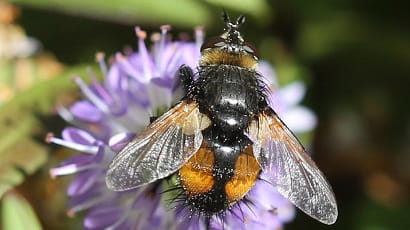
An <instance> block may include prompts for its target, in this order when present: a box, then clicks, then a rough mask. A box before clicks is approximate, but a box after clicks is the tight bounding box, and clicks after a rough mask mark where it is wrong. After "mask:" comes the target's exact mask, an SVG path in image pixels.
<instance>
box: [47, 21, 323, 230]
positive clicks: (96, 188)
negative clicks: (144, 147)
mask: <svg viewBox="0 0 410 230" xmlns="http://www.w3.org/2000/svg"><path fill="white" fill-rule="evenodd" d="M169 29H170V27H169V26H162V27H161V33H160V34H154V35H152V36H151V40H152V41H153V47H152V49H151V50H148V49H147V47H146V45H145V39H146V37H147V35H146V33H145V32H144V31H142V30H141V29H140V28H138V27H137V28H136V30H135V31H136V35H137V37H138V47H139V50H138V52H130V53H126V54H121V53H117V54H116V55H115V61H114V62H113V64H112V65H111V66H110V67H108V66H107V65H106V63H105V61H104V55H103V54H97V61H98V63H99V64H100V67H101V72H102V74H103V76H104V82H102V83H100V82H98V81H97V80H96V78H95V77H94V78H93V79H94V80H93V81H92V82H91V83H90V84H86V83H85V82H84V81H83V80H82V79H81V78H80V77H75V78H74V80H75V82H76V83H77V84H78V86H79V87H80V89H81V90H82V92H83V94H84V96H85V99H84V100H82V101H78V102H76V103H75V104H73V105H72V106H71V107H70V108H64V107H60V108H58V112H59V114H60V115H61V117H63V118H64V119H65V120H66V121H67V122H69V123H70V124H72V125H73V127H67V128H65V129H64V131H63V132H62V138H57V137H55V136H53V135H52V134H49V135H48V136H47V141H48V142H52V143H55V144H58V145H62V146H66V147H68V148H71V149H74V150H76V151H78V152H79V153H80V154H78V155H75V156H73V157H71V158H70V159H68V160H67V161H66V162H64V163H63V164H62V165H61V166H60V167H57V168H53V169H52V170H51V172H50V173H51V176H52V177H56V176H62V175H68V174H76V175H77V176H76V177H75V178H74V179H73V181H72V182H71V184H70V185H69V187H68V189H67V195H68V196H70V197H71V200H70V204H69V206H70V208H69V213H72V214H73V213H76V212H79V211H86V212H87V214H86V216H85V218H84V227H85V228H86V229H205V228H206V226H205V225H206V224H205V220H204V219H202V217H198V216H193V215H191V214H190V213H189V210H186V209H178V208H172V206H170V204H169V203H170V202H169V199H170V198H169V195H168V196H167V194H168V193H163V192H164V191H166V190H167V189H169V183H170V182H169V181H167V182H165V181H158V182H154V183H152V184H150V185H147V186H143V187H140V188H137V189H132V190H130V191H125V192H114V191H110V190H108V189H107V187H106V185H105V180H104V178H105V173H106V171H107V167H108V164H109V162H110V160H111V159H112V158H113V156H114V155H115V154H116V153H117V152H119V151H120V150H121V148H122V147H124V146H125V144H126V143H127V142H128V141H130V140H131V139H132V138H133V137H134V136H135V135H137V134H138V133H139V132H140V131H142V130H143V129H144V128H145V127H146V126H147V125H148V124H149V118H150V117H151V116H158V115H159V114H160V113H161V112H164V111H165V110H166V109H167V108H169V107H170V106H171V105H172V103H175V102H176V101H178V100H179V99H180V98H181V95H182V94H181V90H179V89H178V88H177V89H176V88H175V87H174V86H175V78H174V76H175V73H176V71H177V70H178V68H179V67H180V66H181V65H183V64H184V65H188V66H189V67H191V68H193V69H195V68H197V63H198V60H199V56H200V52H199V50H200V45H201V44H202V42H203V37H204V35H203V31H202V29H201V28H197V29H196V30H195V42H188V41H184V40H180V41H171V40H169V37H168V36H167V32H168V30H169ZM258 71H259V72H260V73H261V74H262V75H263V76H265V77H266V79H265V81H266V84H267V85H268V86H270V87H272V88H275V89H276V90H274V92H275V93H273V94H272V95H270V103H271V106H272V107H273V108H275V109H276V110H277V112H278V113H279V115H281V117H282V118H283V119H284V120H285V121H286V122H288V124H289V125H290V128H291V129H293V130H294V131H296V132H301V131H308V130H310V129H312V128H313V127H314V125H315V117H314V115H313V114H312V113H311V112H310V111H309V110H308V109H306V108H304V107H301V106H299V105H297V104H298V103H299V102H300V100H301V99H302V98H303V94H304V90H305V88H304V85H303V84H302V83H300V82H298V83H293V84H290V85H288V86H286V87H283V88H279V87H278V84H277V82H276V80H275V75H274V71H273V69H272V67H271V66H270V65H269V64H267V63H265V62H262V63H260V67H259V69H258ZM90 74H91V75H93V74H92V73H90ZM296 116H297V118H298V119H297V120H295V119H294V117H296ZM171 183H172V182H171ZM170 193H171V192H170ZM246 199H247V200H248V202H246V203H242V204H239V205H235V206H234V207H232V208H231V210H229V211H227V212H226V214H225V215H224V217H223V218H222V219H221V218H217V217H215V218H213V219H211V222H210V225H211V227H212V228H213V229H227V230H228V229H278V228H280V227H282V226H283V224H284V223H286V222H288V221H290V220H291V219H292V218H293V216H294V214H295V208H294V206H293V205H292V204H291V203H290V202H289V201H287V200H286V199H284V198H282V197H281V196H280V195H279V194H278V193H277V192H276V190H275V188H274V187H273V186H272V185H271V184H269V183H267V182H265V181H263V180H259V181H258V182H257V184H256V185H255V186H254V188H253V189H252V190H251V191H250V193H249V194H248V195H247V198H246Z"/></svg>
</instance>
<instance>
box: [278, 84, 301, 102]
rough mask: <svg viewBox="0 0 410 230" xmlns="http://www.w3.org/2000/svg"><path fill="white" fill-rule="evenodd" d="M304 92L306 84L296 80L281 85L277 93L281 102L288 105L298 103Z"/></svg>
mask: <svg viewBox="0 0 410 230" xmlns="http://www.w3.org/2000/svg"><path fill="white" fill-rule="evenodd" d="M305 92H306V86H305V85H304V84H303V83H302V82H300V81H298V82H293V83H290V84H288V85H286V86H284V87H282V88H281V89H280V90H279V92H278V94H279V97H281V99H282V101H283V103H285V105H287V106H288V107H289V106H293V105H296V104H298V103H299V102H300V101H301V100H302V99H303V96H305Z"/></svg>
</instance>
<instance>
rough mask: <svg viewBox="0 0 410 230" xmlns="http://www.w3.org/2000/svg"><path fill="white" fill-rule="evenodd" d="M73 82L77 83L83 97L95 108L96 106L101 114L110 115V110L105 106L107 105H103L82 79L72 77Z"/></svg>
mask: <svg viewBox="0 0 410 230" xmlns="http://www.w3.org/2000/svg"><path fill="white" fill-rule="evenodd" d="M74 81H75V83H77V85H78V87H80V89H81V91H82V92H83V94H84V95H85V97H87V98H88V100H90V101H91V102H92V103H93V104H94V105H95V106H97V107H98V108H99V109H100V110H101V111H102V112H104V113H106V114H109V113H110V109H109V107H108V106H107V104H105V102H103V101H102V100H101V99H100V98H99V97H98V96H97V95H96V94H95V93H94V92H93V91H92V90H91V89H90V87H89V86H88V85H87V84H86V83H85V82H84V81H83V79H82V78H80V77H78V76H75V77H74Z"/></svg>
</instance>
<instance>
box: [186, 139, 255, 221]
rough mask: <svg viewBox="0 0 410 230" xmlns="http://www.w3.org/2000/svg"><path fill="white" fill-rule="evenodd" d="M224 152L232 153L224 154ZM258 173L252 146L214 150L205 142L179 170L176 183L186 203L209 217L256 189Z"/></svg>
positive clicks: (215, 148)
mask: <svg viewBox="0 0 410 230" xmlns="http://www.w3.org/2000/svg"><path fill="white" fill-rule="evenodd" d="M220 148H223V151H222V150H221V149H220ZM227 148H230V150H232V151H231V152H229V151H228V152H227ZM259 173H260V166H259V164H258V162H257V161H256V159H255V157H254V156H253V152H252V145H248V146H246V147H245V148H238V146H234V147H229V146H220V145H218V147H215V146H212V145H211V144H209V143H208V142H207V141H205V140H204V142H203V144H202V146H201V148H200V149H199V150H198V152H197V153H196V154H195V155H194V156H192V158H191V159H190V160H189V161H188V162H187V163H186V164H185V165H184V166H183V167H182V168H181V169H180V170H179V179H180V183H181V185H182V187H183V189H184V193H185V195H186V197H187V201H188V203H189V204H190V205H191V206H192V207H193V208H195V209H196V210H197V211H199V212H201V213H204V214H207V215H211V214H214V213H219V212H222V211H224V210H225V209H227V208H229V207H230V206H232V205H234V204H235V203H236V202H238V201H240V200H241V199H242V198H243V197H244V196H245V195H246V194H247V193H248V192H249V191H250V190H251V188H252V187H253V186H254V185H255V183H256V180H257V179H258V176H259Z"/></svg>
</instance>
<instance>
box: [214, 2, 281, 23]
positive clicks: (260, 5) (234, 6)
mask: <svg viewBox="0 0 410 230" xmlns="http://www.w3.org/2000/svg"><path fill="white" fill-rule="evenodd" d="M208 2H210V3H212V4H215V5H218V6H220V7H221V8H224V9H231V10H236V11H238V12H240V13H241V14H245V16H247V15H252V16H253V18H255V19H256V20H257V21H259V23H266V21H268V20H270V18H271V17H273V12H272V8H271V7H270V6H269V5H268V3H267V1H266V0H241V1H238V0H208ZM231 20H235V18H231Z"/></svg>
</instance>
